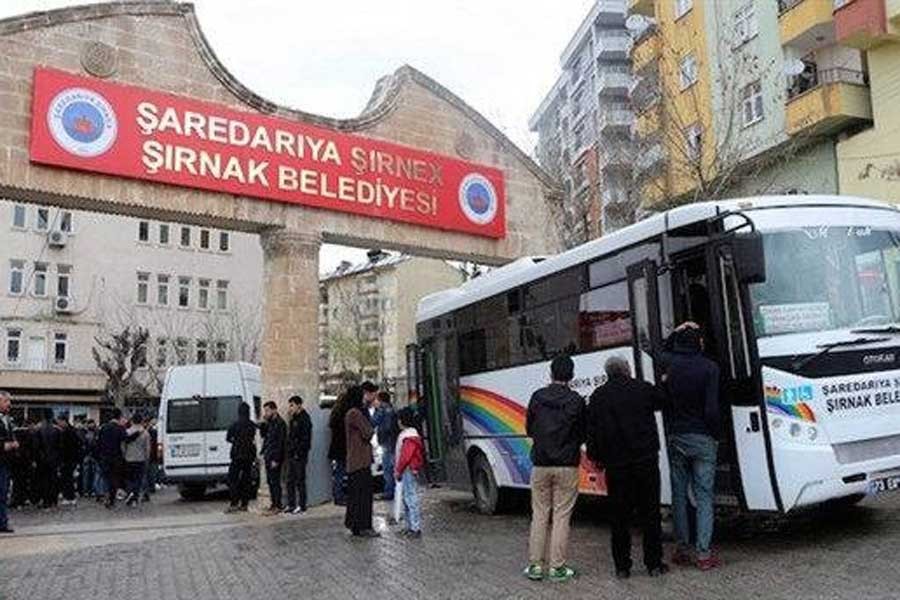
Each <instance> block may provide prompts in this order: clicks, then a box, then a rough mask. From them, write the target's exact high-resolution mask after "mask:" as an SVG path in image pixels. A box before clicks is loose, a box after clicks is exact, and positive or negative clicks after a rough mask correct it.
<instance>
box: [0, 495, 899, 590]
mask: <svg viewBox="0 0 900 600" xmlns="http://www.w3.org/2000/svg"><path fill="white" fill-rule="evenodd" d="M221 508H222V503H221V501H216V500H212V501H205V502H198V503H186V502H182V501H180V500H178V499H177V496H176V495H175V494H173V493H171V492H164V493H162V494H160V495H158V496H157V498H156V500H155V501H154V503H152V504H151V505H148V506H145V507H143V508H142V509H140V510H126V509H119V510H118V511H116V512H114V513H109V512H107V511H105V510H103V509H102V508H99V507H96V506H94V505H89V504H88V505H84V504H83V505H80V506H79V507H78V508H76V509H67V510H60V511H57V512H52V513H45V512H16V513H13V525H14V526H15V527H16V528H17V533H16V535H15V536H13V537H4V538H2V540H0V598H2V599H3V600H19V599H23V600H25V599H27V600H56V599H59V600H63V599H66V600H78V599H82V598H84V599H91V600H95V599H97V598H113V599H116V600H130V599H132V598H134V599H140V600H147V599H148V598H150V599H155V598H165V599H175V600H180V599H184V600H208V599H209V600H212V599H215V600H225V599H243V598H301V599H302V598H315V599H317V600H318V599H342V600H343V599H347V598H364V599H367V600H370V599H372V600H374V599H381V598H385V599H391V600H394V599H395V598H404V599H406V598H473V599H475V598H478V599H494V598H517V599H518V598H521V599H532V598H534V599H537V598H553V599H554V600H556V599H559V598H598V597H601V598H602V597H615V598H654V599H656V598H685V599H706V598H709V599H712V598H716V599H719V598H730V599H737V598H761V599H767V600H768V599H782V598H783V599H791V600H799V599H807V598H809V599H813V598H815V599H822V598H853V599H857V598H866V599H867V600H868V599H879V598H883V599H888V598H890V599H896V598H900V574H898V565H900V562H898V559H897V557H898V548H900V495H897V496H894V497H888V498H885V499H880V500H877V501H867V502H866V503H864V504H863V505H861V506H860V507H857V508H855V509H852V510H848V511H844V512H840V513H835V514H823V513H817V514H812V515H808V516H806V517H803V518H799V519H794V520H792V521H790V522H788V523H786V524H785V523H781V524H778V525H777V526H773V525H772V524H768V525H767V526H765V527H762V526H759V525H758V524H756V525H753V526H749V527H748V526H746V524H743V525H737V524H728V525H727V526H723V527H720V536H719V540H720V541H719V544H720V548H721V554H722V557H723V559H724V561H725V567H724V568H722V569H721V570H718V571H715V572H711V573H708V574H701V573H700V572H698V571H695V570H690V569H688V570H684V569H677V570H675V571H674V572H673V573H672V574H671V575H669V576H667V577H666V578H664V579H660V580H656V579H650V578H648V577H646V576H643V574H640V573H639V574H638V576H636V577H634V578H632V579H631V580H630V581H628V582H624V583H623V582H618V581H616V580H614V579H612V578H611V577H610V574H611V569H612V567H611V564H610V559H609V557H608V553H607V536H608V533H609V532H608V528H607V526H606V525H605V524H604V523H603V520H602V516H598V513H602V510H601V509H599V508H598V507H596V506H591V505H588V506H585V507H582V509H581V510H580V513H581V514H580V516H579V518H578V519H577V520H576V524H575V530H574V533H573V539H572V555H573V556H572V559H573V562H574V563H575V564H577V565H578V566H579V567H580V569H581V570H582V572H583V574H582V576H581V577H580V578H579V579H578V580H577V581H575V582H573V583H570V584H564V585H558V584H551V583H540V584H533V583H530V582H528V581H525V580H524V579H523V578H522V577H521V575H520V573H521V569H522V566H523V560H524V543H525V539H526V534H527V528H528V517H527V515H526V514H525V512H524V511H518V512H514V513H512V514H508V515H505V516H501V517H483V516H480V515H476V514H474V513H473V512H472V510H471V508H470V502H469V499H468V497H467V496H466V495H461V494H456V493H453V492H449V491H438V490H430V491H429V492H428V501H427V519H426V527H427V531H426V536H425V537H424V538H423V539H422V540H419V541H407V540H404V539H403V538H400V537H398V536H397V535H395V534H394V533H392V532H391V531H389V530H388V529H387V528H386V527H385V525H384V518H383V516H384V513H385V511H386V509H387V506H386V505H383V504H379V505H378V511H379V513H380V517H379V519H378V524H379V527H380V528H381V529H382V530H384V531H385V535H384V537H383V538H382V539H380V540H373V541H360V540H352V539H351V538H349V537H348V536H347V534H346V533H345V532H344V530H343V529H342V527H341V515H340V512H339V511H338V510H336V509H335V508H334V507H330V506H325V507H319V508H316V509H313V510H312V511H310V512H309V513H307V514H306V515H304V516H300V517H272V518H264V517H260V516H257V515H253V514H248V515H240V516H237V517H233V516H225V515H223V514H221V512H220V509H221Z"/></svg>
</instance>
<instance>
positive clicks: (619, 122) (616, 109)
mask: <svg viewBox="0 0 900 600" xmlns="http://www.w3.org/2000/svg"><path fill="white" fill-rule="evenodd" d="M633 125H634V111H633V110H631V106H630V105H629V104H604V105H602V106H601V107H600V111H599V114H598V115H597V131H598V132H599V133H601V134H604V133H609V132H620V131H623V130H624V131H630V130H631V127H632V126H633Z"/></svg>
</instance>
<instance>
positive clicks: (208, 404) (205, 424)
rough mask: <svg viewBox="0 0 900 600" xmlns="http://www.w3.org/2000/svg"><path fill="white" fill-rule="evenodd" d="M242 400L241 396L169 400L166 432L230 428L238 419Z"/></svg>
mask: <svg viewBox="0 0 900 600" xmlns="http://www.w3.org/2000/svg"><path fill="white" fill-rule="evenodd" d="M241 401H242V400H241V397H240V396H219V397H208V398H186V399H172V400H169V404H168V417H167V418H166V433H189V432H192V431H221V430H223V429H228V427H229V426H230V425H231V424H232V423H234V422H235V421H236V420H237V415H238V406H240V405H241Z"/></svg>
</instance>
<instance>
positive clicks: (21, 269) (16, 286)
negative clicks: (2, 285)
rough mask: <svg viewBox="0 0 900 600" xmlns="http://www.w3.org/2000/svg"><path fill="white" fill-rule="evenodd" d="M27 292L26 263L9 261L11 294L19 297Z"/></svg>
mask: <svg viewBox="0 0 900 600" xmlns="http://www.w3.org/2000/svg"><path fill="white" fill-rule="evenodd" d="M24 291H25V261H24V260H11V261H9V293H10V294H15V295H17V296H18V295H19V294H21V293H22V292H24Z"/></svg>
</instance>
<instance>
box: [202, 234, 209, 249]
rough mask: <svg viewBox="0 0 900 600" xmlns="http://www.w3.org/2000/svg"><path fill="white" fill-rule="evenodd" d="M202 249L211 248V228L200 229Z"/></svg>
mask: <svg viewBox="0 0 900 600" xmlns="http://www.w3.org/2000/svg"><path fill="white" fill-rule="evenodd" d="M200 249H201V250H209V229H201V230H200Z"/></svg>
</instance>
